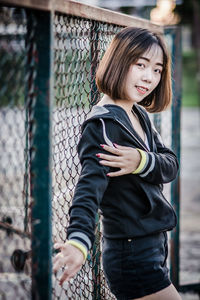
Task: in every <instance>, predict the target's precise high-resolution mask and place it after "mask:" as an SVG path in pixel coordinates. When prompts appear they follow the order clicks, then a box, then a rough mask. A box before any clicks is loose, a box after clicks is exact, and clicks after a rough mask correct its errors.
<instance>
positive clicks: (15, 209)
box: [0, 7, 34, 300]
mask: <svg viewBox="0 0 200 300" xmlns="http://www.w3.org/2000/svg"><path fill="white" fill-rule="evenodd" d="M0 19H1V21H0V128H1V130H0V197H1V201H0V253H1V255H0V299H10V300H12V299H30V290H31V277H30V275H31V262H30V260H31V259H30V226H29V222H28V219H29V209H28V208H29V205H30V191H29V188H30V186H29V180H30V175H29V165H30V144H29V135H30V126H31V125H30V124H31V116H30V108H31V105H30V99H31V97H30V96H31V88H32V86H31V78H32V76H33V74H34V64H32V65H31V61H30V60H29V57H30V56H29V55H28V54H29V51H32V50H33V43H32V42H33V41H31V35H30V36H29V37H28V39H27V17H26V12H25V10H23V9H16V8H8V7H0ZM27 83H29V86H28V85H27ZM28 87H29V88H30V89H28Z"/></svg>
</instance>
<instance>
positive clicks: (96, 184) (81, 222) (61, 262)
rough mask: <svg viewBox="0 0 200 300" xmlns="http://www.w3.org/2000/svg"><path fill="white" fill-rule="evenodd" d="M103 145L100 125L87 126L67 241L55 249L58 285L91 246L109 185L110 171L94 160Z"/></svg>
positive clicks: (83, 257) (74, 270) (72, 271)
mask: <svg viewBox="0 0 200 300" xmlns="http://www.w3.org/2000/svg"><path fill="white" fill-rule="evenodd" d="M102 143H105V141H104V138H103V133H102V125H101V122H99V121H95V122H89V123H88V124H87V125H86V126H85V128H84V130H83V132H82V136H81V139H80V142H79V145H78V154H79V158H80V162H81V166H82V170H81V174H80V177H79V180H78V183H77V185H76V188H75V192H74V197H73V201H72V206H71V207H70V210H69V215H70V223H69V226H68V228H67V238H68V241H67V242H66V243H56V244H55V245H54V247H55V248H56V249H60V251H61V252H60V253H58V254H57V255H56V256H55V258H54V268H53V269H54V272H56V271H58V269H59V268H60V267H62V266H65V270H64V272H63V275H62V277H61V279H60V284H62V283H63V282H64V281H65V280H69V279H70V278H72V277H73V276H74V275H75V274H76V273H77V272H78V271H79V270H80V268H81V266H82V264H83V262H84V261H85V259H86V257H87V251H88V250H89V249H90V248H91V246H92V244H93V242H94V238H95V235H94V232H95V225H96V224H95V223H96V214H97V211H98V208H99V206H100V202H101V200H102V197H103V194H104V192H105V190H106V188H107V185H108V182H109V177H108V176H107V175H106V174H107V173H108V172H109V167H106V166H103V165H100V164H99V161H98V157H97V156H96V154H97V153H98V152H99V151H100V149H101V146H100V144H102Z"/></svg>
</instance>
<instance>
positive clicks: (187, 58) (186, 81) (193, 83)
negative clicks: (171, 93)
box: [182, 51, 199, 107]
mask: <svg viewBox="0 0 200 300" xmlns="http://www.w3.org/2000/svg"><path fill="white" fill-rule="evenodd" d="M182 87H183V89H182V105H183V106H184V107H198V106H199V100H198V83H197V63H196V57H195V53H194V52H193V51H191V52H185V53H183V78H182Z"/></svg>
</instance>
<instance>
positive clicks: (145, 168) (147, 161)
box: [132, 148, 155, 177]
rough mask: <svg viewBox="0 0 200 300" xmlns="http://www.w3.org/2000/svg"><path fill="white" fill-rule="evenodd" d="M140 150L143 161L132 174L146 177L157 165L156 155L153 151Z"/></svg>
mask: <svg viewBox="0 0 200 300" xmlns="http://www.w3.org/2000/svg"><path fill="white" fill-rule="evenodd" d="M137 150H138V151H139V152H140V155H141V161H140V164H139V166H138V168H137V169H136V170H135V171H134V172H133V173H132V174H138V175H139V176H140V177H146V176H147V175H148V174H149V173H150V172H152V171H153V169H154V167H155V155H154V154H153V153H151V152H148V153H147V152H145V151H143V150H141V149H138V148H137Z"/></svg>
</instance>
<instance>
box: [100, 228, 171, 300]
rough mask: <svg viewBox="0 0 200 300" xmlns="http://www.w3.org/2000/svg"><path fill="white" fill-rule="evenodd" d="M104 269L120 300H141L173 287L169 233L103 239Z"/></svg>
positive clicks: (108, 281)
mask: <svg viewBox="0 0 200 300" xmlns="http://www.w3.org/2000/svg"><path fill="white" fill-rule="evenodd" d="M102 244H103V256H102V258H103V269H104V274H105V277H106V280H107V283H108V286H109V288H110V290H111V292H112V293H113V294H114V295H115V296H116V298H117V299H118V300H128V299H135V298H141V297H144V296H147V295H150V294H153V293H156V292H158V291H160V290H162V289H164V288H166V287H168V286H169V285H170V284H171V281H170V279H169V275H168V273H169V270H168V268H167V265H166V260H167V255H168V241H167V233H166V232H162V233H157V234H153V235H149V236H145V237H137V238H133V239H123V240H121V239H120V240H116V239H108V238H105V237H104V238H103V243H102Z"/></svg>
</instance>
